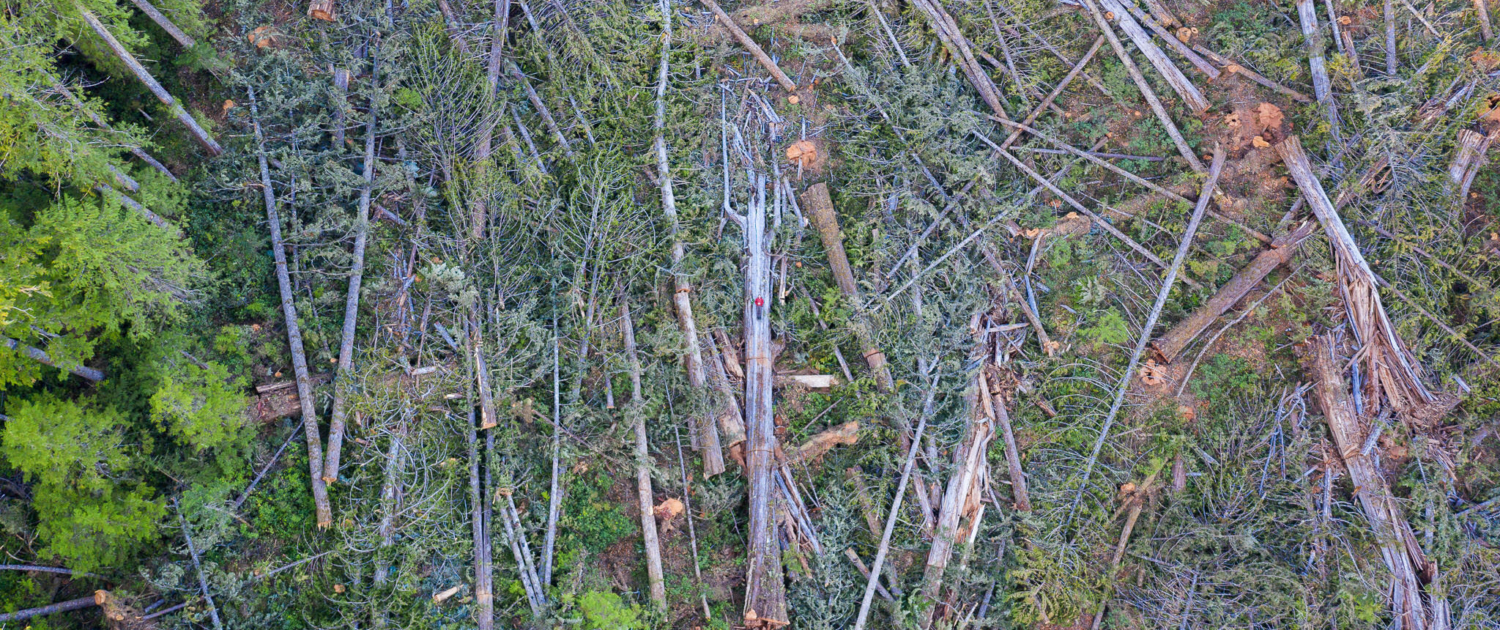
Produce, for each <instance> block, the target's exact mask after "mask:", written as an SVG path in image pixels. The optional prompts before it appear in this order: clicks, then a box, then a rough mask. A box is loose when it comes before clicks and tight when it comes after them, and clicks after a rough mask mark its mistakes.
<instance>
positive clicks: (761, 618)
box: [709, 0, 791, 628]
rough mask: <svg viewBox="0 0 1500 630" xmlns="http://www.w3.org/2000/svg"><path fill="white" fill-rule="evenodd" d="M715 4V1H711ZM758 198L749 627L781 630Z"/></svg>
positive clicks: (749, 352) (748, 399) (748, 366)
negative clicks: (778, 629) (777, 629)
mask: <svg viewBox="0 0 1500 630" xmlns="http://www.w3.org/2000/svg"><path fill="white" fill-rule="evenodd" d="M709 1H710V2H711V1H712V0H709ZM753 179H754V181H753V184H754V197H753V198H752V199H751V200H750V204H749V207H748V209H747V211H746V212H745V221H744V223H743V226H744V228H745V252H746V260H745V295H744V323H745V429H746V433H747V441H746V445H745V446H746V448H745V460H746V471H745V473H746V475H745V476H746V477H747V478H748V480H749V486H750V510H749V512H750V530H749V532H748V537H749V546H750V549H749V554H748V555H749V557H748V558H747V559H746V567H745V614H744V623H745V625H746V626H747V627H750V628H779V627H781V626H785V625H787V624H789V623H791V621H790V619H789V617H788V615H787V609H786V585H785V584H783V583H782V579H783V578H782V567H781V545H780V543H779V542H778V541H777V527H776V518H775V516H776V512H775V506H774V504H773V501H774V495H775V494H776V492H775V490H776V482H775V480H774V479H773V478H772V472H773V470H774V467H775V453H776V448H777V447H776V422H775V419H774V418H773V417H772V411H771V393H772V392H771V389H772V385H773V381H774V378H773V374H772V362H773V361H774V357H773V355H772V350H771V317H770V312H769V311H770V309H771V304H772V302H773V300H772V299H771V298H772V296H771V252H770V243H768V242H767V240H768V239H767V236H768V234H767V229H766V176H765V175H762V174H759V173H755V174H754V177H753Z"/></svg>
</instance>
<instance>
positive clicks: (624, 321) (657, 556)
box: [620, 300, 667, 610]
mask: <svg viewBox="0 0 1500 630" xmlns="http://www.w3.org/2000/svg"><path fill="white" fill-rule="evenodd" d="M620 331H621V333H622V335H623V336H624V338H625V361H626V363H627V365H629V366H630V405H629V406H628V407H626V408H625V415H626V416H627V417H628V418H629V421H630V426H631V428H632V429H633V430H634V432H635V492H636V500H637V501H638V502H639V503H640V509H641V514H640V517H641V519H640V520H641V545H642V546H643V547H645V550H646V576H647V579H648V580H649V581H650V587H651V602H652V603H653V604H655V605H656V607H657V608H659V609H661V610H666V609H667V589H666V583H665V582H664V581H663V578H662V570H661V542H660V541H659V539H658V537H657V532H656V516H655V515H654V514H653V513H652V511H651V508H652V506H653V505H655V503H656V500H655V499H654V498H653V492H652V490H651V451H650V444H649V442H647V438H646V398H645V396H644V394H642V393H641V360H640V357H639V355H638V353H637V352H636V349H635V322H634V321H633V320H632V319H631V317H630V305H629V304H625V303H624V302H623V300H622V302H621V304H620Z"/></svg>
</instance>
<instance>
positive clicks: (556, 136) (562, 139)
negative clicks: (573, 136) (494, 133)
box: [506, 62, 573, 157]
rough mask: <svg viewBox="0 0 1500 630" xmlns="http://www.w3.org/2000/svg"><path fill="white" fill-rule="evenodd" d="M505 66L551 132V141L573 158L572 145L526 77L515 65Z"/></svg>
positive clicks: (508, 64) (507, 63)
mask: <svg viewBox="0 0 1500 630" xmlns="http://www.w3.org/2000/svg"><path fill="white" fill-rule="evenodd" d="M506 65H507V66H509V68H510V76H511V77H512V78H514V79H515V80H516V82H517V83H520V84H521V87H522V88H523V89H524V90H525V91H526V99H527V100H529V101H531V106H532V107H533V108H535V109H536V113H537V115H538V116H541V117H542V124H545V125H546V126H547V130H548V131H551V132H552V139H553V140H556V141H557V144H558V146H561V147H562V149H563V153H566V154H567V156H568V157H573V145H571V144H569V143H568V138H567V136H564V135H563V133H562V129H559V128H558V126H557V121H556V120H554V119H553V118H552V111H551V110H549V109H547V104H546V103H544V102H542V97H541V96H540V95H538V94H537V93H536V89H535V88H532V87H531V82H530V81H528V80H527V79H526V75H524V74H522V73H521V69H520V68H519V67H517V66H516V64H514V63H509V62H506Z"/></svg>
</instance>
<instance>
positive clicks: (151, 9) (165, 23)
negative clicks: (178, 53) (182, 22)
mask: <svg viewBox="0 0 1500 630" xmlns="http://www.w3.org/2000/svg"><path fill="white" fill-rule="evenodd" d="M130 2H131V4H134V5H135V6H136V8H138V9H140V10H141V13H145V14H146V17H148V18H151V21H152V22H156V25H157V26H160V27H161V30H164V31H166V32H167V34H168V35H171V36H172V39H175V40H177V43H178V44H181V45H182V47H183V48H192V47H194V46H197V45H198V42H196V41H194V40H193V38H192V37H189V36H188V34H187V33H184V32H182V29H180V28H177V25H176V24H173V23H172V20H170V19H167V16H165V15H162V12H161V11H158V10H157V9H156V7H155V6H154V5H152V4H151V3H150V2H148V1H147V0H130Z"/></svg>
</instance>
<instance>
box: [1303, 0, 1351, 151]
mask: <svg viewBox="0 0 1500 630" xmlns="http://www.w3.org/2000/svg"><path fill="white" fill-rule="evenodd" d="M1297 20H1298V22H1299V23H1300V24H1301V25H1302V37H1303V39H1304V40H1306V42H1307V63H1308V67H1309V68H1310V69H1311V70H1312V80H1313V95H1314V96H1316V97H1318V105H1320V106H1322V108H1323V117H1324V118H1325V119H1327V120H1328V125H1329V127H1330V128H1331V129H1332V130H1333V137H1334V139H1335V141H1336V142H1337V141H1338V138H1339V137H1340V134H1339V109H1338V103H1336V102H1334V100H1333V83H1332V82H1331V81H1330V80H1329V79H1328V65H1327V63H1326V62H1325V61H1324V59H1323V47H1324V45H1323V34H1322V32H1321V31H1319V30H1318V11H1317V5H1316V4H1314V3H1313V0H1297Z"/></svg>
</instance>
